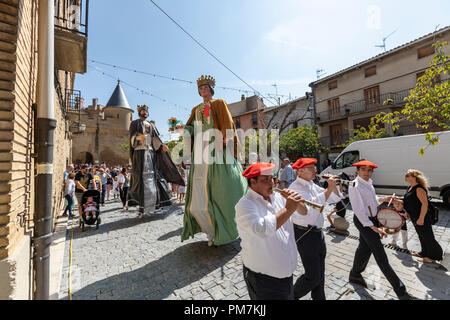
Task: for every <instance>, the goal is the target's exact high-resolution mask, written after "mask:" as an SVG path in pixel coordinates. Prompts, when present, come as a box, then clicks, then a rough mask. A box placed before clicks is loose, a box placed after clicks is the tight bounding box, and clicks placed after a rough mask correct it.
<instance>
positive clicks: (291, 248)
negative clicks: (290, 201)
mask: <svg viewBox="0 0 450 320" xmlns="http://www.w3.org/2000/svg"><path fill="white" fill-rule="evenodd" d="M270 200H271V202H272V203H270V202H269V201H266V200H265V199H264V198H263V197H262V196H261V195H260V194H258V193H257V192H255V191H253V190H252V189H251V188H249V189H248V191H247V194H246V195H244V196H243V197H242V199H241V200H239V202H238V203H237V204H236V207H235V208H236V224H237V229H238V232H239V236H240V238H241V247H242V260H243V263H244V265H245V266H246V267H247V268H249V269H250V270H252V271H254V272H258V273H262V274H265V275H268V276H271V277H275V278H278V279H283V278H287V277H290V276H292V275H293V273H294V271H295V269H296V268H297V262H298V254H297V246H296V244H295V238H294V227H293V224H292V220H291V218H289V220H288V221H286V223H284V224H283V225H282V226H281V228H280V229H278V230H277V219H276V216H275V214H276V213H277V212H279V211H280V210H281V209H283V208H284V207H285V204H286V200H285V199H284V198H283V197H282V196H281V195H280V194H278V193H273V194H272V195H271V196H270Z"/></svg>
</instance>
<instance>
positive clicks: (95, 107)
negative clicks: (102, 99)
mask: <svg viewBox="0 0 450 320" xmlns="http://www.w3.org/2000/svg"><path fill="white" fill-rule="evenodd" d="M97 104H98V98H94V99H92V106H93V107H94V110H97Z"/></svg>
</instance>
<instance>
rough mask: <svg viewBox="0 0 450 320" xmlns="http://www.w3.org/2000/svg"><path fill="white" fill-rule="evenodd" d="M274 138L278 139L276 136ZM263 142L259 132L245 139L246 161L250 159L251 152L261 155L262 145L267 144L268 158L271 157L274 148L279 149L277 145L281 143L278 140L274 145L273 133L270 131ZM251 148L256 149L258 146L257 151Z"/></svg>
mask: <svg viewBox="0 0 450 320" xmlns="http://www.w3.org/2000/svg"><path fill="white" fill-rule="evenodd" d="M274 138H276V137H275V136H274ZM263 140H264V141H261V139H260V132H259V130H255V133H254V134H252V135H249V136H247V137H245V145H244V147H245V159H249V154H250V152H256V153H259V152H260V151H261V143H265V144H266V151H267V156H269V155H270V154H271V152H272V147H275V148H276V147H277V144H278V143H279V142H278V141H277V140H275V141H274V144H272V133H271V132H270V131H269V133H268V134H267V137H265V136H263ZM250 146H251V147H252V148H254V147H255V146H256V150H253V149H252V150H250Z"/></svg>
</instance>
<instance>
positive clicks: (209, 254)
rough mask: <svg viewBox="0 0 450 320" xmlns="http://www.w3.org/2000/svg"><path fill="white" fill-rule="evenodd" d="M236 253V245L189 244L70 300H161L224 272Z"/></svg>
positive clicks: (109, 279)
mask: <svg viewBox="0 0 450 320" xmlns="http://www.w3.org/2000/svg"><path fill="white" fill-rule="evenodd" d="M239 251H240V245H239V242H238V241H235V242H233V243H230V244H227V245H224V246H220V247H208V245H207V242H194V243H189V244H186V245H184V246H182V247H179V248H177V249H176V250H174V251H172V252H170V253H168V254H167V255H165V256H163V257H161V258H159V259H158V260H155V261H153V262H150V263H149V264H147V265H146V266H144V267H142V268H139V269H137V270H134V271H130V272H123V273H120V274H118V275H115V276H112V277H109V278H106V279H103V280H101V281H97V282H95V283H93V284H90V285H88V286H86V287H84V288H82V289H80V290H79V291H77V292H76V293H74V294H73V299H77V300H80V299H82V300H85V299H88V300H92V299H96V298H97V299H100V300H106V299H114V300H129V299H131V300H143V299H150V300H161V299H164V298H167V297H168V296H170V295H171V294H172V293H173V291H174V290H177V289H179V288H183V287H186V286H188V285H189V284H191V283H193V282H195V281H198V280H200V279H202V278H204V277H205V276H206V275H207V274H209V273H211V272H212V271H213V270H216V269H217V268H222V269H223V266H224V265H225V264H226V263H227V262H229V261H230V260H232V259H233V258H234V257H235V256H236V255H237V254H238V253H239ZM217 278H219V279H220V276H216V279H217ZM222 278H223V273H222ZM194 298H195V296H194Z"/></svg>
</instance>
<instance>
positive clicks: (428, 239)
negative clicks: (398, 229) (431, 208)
mask: <svg viewBox="0 0 450 320" xmlns="http://www.w3.org/2000/svg"><path fill="white" fill-rule="evenodd" d="M413 225H414V228H415V229H416V232H417V235H418V236H419V241H420V246H421V247H422V251H420V253H419V254H420V255H421V256H422V257H424V258H430V259H432V260H438V261H442V259H443V257H442V254H443V251H442V247H441V246H440V245H439V243H438V242H437V241H436V239H435V238H434V233H433V228H432V227H431V224H430V223H428V222H427V221H425V223H424V225H423V226H419V225H417V224H416V223H413Z"/></svg>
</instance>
